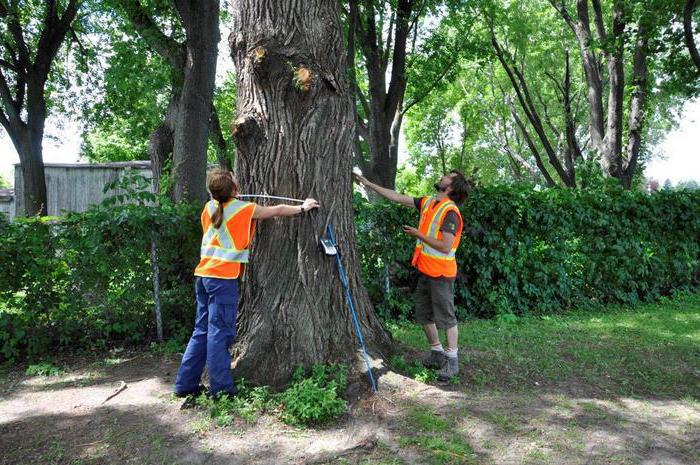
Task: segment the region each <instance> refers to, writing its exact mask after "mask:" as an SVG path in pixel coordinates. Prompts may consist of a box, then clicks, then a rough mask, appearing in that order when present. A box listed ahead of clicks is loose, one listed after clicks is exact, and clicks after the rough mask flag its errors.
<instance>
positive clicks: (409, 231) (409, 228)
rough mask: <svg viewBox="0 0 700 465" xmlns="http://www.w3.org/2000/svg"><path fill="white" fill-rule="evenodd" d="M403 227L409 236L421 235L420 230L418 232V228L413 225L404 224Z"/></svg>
mask: <svg viewBox="0 0 700 465" xmlns="http://www.w3.org/2000/svg"><path fill="white" fill-rule="evenodd" d="M401 228H402V229H403V232H405V233H406V234H408V235H409V236H412V237H418V236H419V235H420V232H418V230H417V229H416V228H414V227H413V226H407V225H405V224H404V225H403V226H402V227H401Z"/></svg>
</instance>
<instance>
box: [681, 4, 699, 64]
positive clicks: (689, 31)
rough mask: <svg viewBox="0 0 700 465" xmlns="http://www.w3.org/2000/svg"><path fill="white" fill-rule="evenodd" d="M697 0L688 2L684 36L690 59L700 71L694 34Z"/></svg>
mask: <svg viewBox="0 0 700 465" xmlns="http://www.w3.org/2000/svg"><path fill="white" fill-rule="evenodd" d="M695 6H696V0H687V1H686V3H685V9H684V10H683V34H684V35H685V44H686V46H687V47H688V52H689V53H690V57H691V58H692V59H693V63H695V67H696V68H697V69H698V71H700V53H698V48H697V47H696V45H695V34H693V12H694V11H695Z"/></svg>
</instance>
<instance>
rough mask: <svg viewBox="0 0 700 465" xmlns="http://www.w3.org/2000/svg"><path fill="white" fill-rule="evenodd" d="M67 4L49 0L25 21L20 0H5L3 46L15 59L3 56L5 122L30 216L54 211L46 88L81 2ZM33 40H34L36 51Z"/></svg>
mask: <svg viewBox="0 0 700 465" xmlns="http://www.w3.org/2000/svg"><path fill="white" fill-rule="evenodd" d="M64 6H65V9H64V11H63V13H62V14H59V9H58V7H57V5H56V2H46V4H45V10H44V12H43V13H44V14H43V15H42V16H41V22H40V23H38V24H32V25H31V26H29V25H26V26H25V25H24V24H23V23H22V21H26V20H27V18H25V17H23V15H22V14H21V12H20V4H19V2H10V3H8V2H0V21H1V22H2V25H3V28H4V30H3V32H2V34H3V35H4V36H5V39H4V43H3V47H5V48H6V49H7V51H8V52H9V53H8V54H7V58H8V59H9V61H5V60H1V62H0V124H2V127H4V128H5V130H6V131H7V133H8V134H9V136H10V138H11V139H12V143H13V144H14V146H15V148H16V149H17V153H18V154H19V159H20V165H21V168H22V181H23V184H24V195H23V198H22V199H21V202H22V203H23V204H24V205H21V206H20V208H19V209H18V213H20V214H24V215H25V216H35V215H46V214H47V211H48V208H47V205H46V181H45V176H44V161H43V158H42V142H43V139H44V124H45V122H46V115H47V111H46V99H45V97H44V89H45V86H46V81H47V80H48V76H49V73H50V71H51V65H52V63H53V60H54V59H55V58H56V55H57V53H58V50H59V49H60V47H61V44H62V43H63V40H64V39H65V37H66V34H67V33H68V30H69V29H70V27H71V24H72V23H73V20H74V19H75V18H76V15H77V13H78V8H79V7H80V2H79V1H78V0H70V1H69V2H68V3H67V4H65V5H64ZM30 23H31V21H30ZM25 34H27V35H30V36H31V37H30V39H29V40H27V39H25ZM10 37H11V39H10ZM28 44H31V45H32V46H31V49H32V50H31V51H30V46H29V45H28ZM6 73H7V75H8V76H10V79H8V78H7V77H6ZM11 85H12V87H13V88H14V89H13V90H14V91H13V90H12V89H10V86H11ZM25 97H26V99H25ZM25 117H26V121H23V120H22V118H25Z"/></svg>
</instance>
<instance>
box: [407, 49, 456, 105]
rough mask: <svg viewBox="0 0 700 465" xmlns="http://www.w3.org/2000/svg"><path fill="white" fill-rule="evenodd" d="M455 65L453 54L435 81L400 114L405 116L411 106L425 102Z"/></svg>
mask: <svg viewBox="0 0 700 465" xmlns="http://www.w3.org/2000/svg"><path fill="white" fill-rule="evenodd" d="M456 63H457V54H456V53H455V55H454V56H453V58H452V60H450V62H449V64H448V65H447V66H445V69H443V70H442V71H441V72H440V74H439V75H438V77H437V78H436V79H435V81H433V83H432V84H430V86H429V87H428V88H427V89H426V90H425V92H423V93H422V94H421V95H419V96H418V97H416V98H415V99H413V100H411V101H410V102H409V103H408V104H407V105H406V106H405V107H404V108H403V110H402V111H401V113H402V114H404V115H405V114H406V113H407V112H408V110H410V109H411V108H412V107H413V106H415V105H417V104H419V103H420V102H422V101H423V100H425V98H426V97H427V96H428V95H430V93H431V92H432V91H433V89H435V88H436V87H437V85H438V84H440V82H441V81H442V80H443V79H444V78H445V76H446V75H447V73H449V72H450V70H451V69H452V68H453V67H454V65H455V64H456Z"/></svg>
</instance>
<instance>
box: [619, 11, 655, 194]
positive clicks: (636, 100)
mask: <svg viewBox="0 0 700 465" xmlns="http://www.w3.org/2000/svg"><path fill="white" fill-rule="evenodd" d="M648 53H649V50H648V37H647V35H646V34H645V29H644V24H643V22H641V21H640V22H639V27H638V30H637V43H636V45H635V49H634V59H633V60H634V61H633V68H632V69H633V74H634V75H633V81H632V86H633V90H632V100H631V102H630V113H629V141H628V143H627V150H626V157H625V158H626V160H627V164H626V166H625V169H624V171H623V172H622V174H621V176H620V181H621V182H622V187H624V188H625V189H630V188H631V187H632V179H633V177H634V171H635V169H636V168H637V160H639V151H640V150H641V145H642V129H643V127H644V114H645V111H644V104H645V103H646V96H647V55H648Z"/></svg>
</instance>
